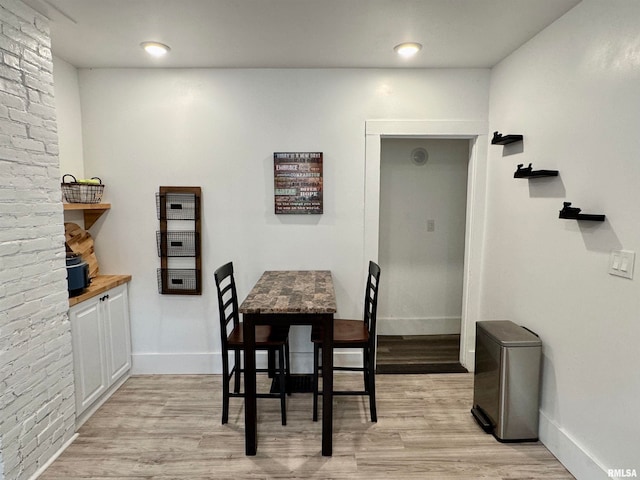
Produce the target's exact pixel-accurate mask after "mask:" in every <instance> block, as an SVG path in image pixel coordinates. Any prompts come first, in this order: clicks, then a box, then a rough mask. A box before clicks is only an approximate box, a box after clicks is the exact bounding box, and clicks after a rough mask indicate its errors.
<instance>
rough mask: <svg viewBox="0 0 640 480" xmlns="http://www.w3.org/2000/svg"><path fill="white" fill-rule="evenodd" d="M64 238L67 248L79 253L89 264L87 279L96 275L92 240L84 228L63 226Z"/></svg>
mask: <svg viewBox="0 0 640 480" xmlns="http://www.w3.org/2000/svg"><path fill="white" fill-rule="evenodd" d="M64 237H65V240H66V243H67V246H68V247H69V248H70V249H71V251H72V252H74V253H79V254H80V255H81V256H82V259H83V260H84V261H85V262H87V263H88V264H89V277H90V278H94V277H96V276H97V275H98V258H97V257H96V253H95V251H94V248H93V238H92V237H91V235H90V234H89V232H87V231H86V230H85V229H84V228H82V227H80V225H77V224H75V223H65V224H64Z"/></svg>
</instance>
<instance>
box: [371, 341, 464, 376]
mask: <svg viewBox="0 0 640 480" xmlns="http://www.w3.org/2000/svg"><path fill="white" fill-rule="evenodd" d="M459 351H460V335H379V336H378V349H377V352H378V353H377V365H376V372H377V373H462V372H466V371H467V370H466V369H465V368H464V367H463V366H462V365H460V363H459V361H458V358H459Z"/></svg>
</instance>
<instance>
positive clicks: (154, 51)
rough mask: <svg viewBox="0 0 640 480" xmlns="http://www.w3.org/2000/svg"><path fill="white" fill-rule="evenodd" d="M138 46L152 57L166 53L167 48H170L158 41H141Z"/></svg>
mask: <svg viewBox="0 0 640 480" xmlns="http://www.w3.org/2000/svg"><path fill="white" fill-rule="evenodd" d="M140 46H141V47H142V48H144V50H145V51H146V52H147V53H148V54H149V55H152V56H154V57H162V56H163V55H166V54H167V52H168V51H169V50H171V49H170V48H169V47H168V46H167V45H165V44H164V43H158V42H142V43H141V44H140Z"/></svg>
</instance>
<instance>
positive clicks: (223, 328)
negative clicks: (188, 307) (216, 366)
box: [214, 262, 289, 425]
mask: <svg viewBox="0 0 640 480" xmlns="http://www.w3.org/2000/svg"><path fill="white" fill-rule="evenodd" d="M214 278H215V281H216V288H217V290H218V310H219V312H220V337H221V342H222V374H223V378H222V423H223V424H225V423H227V422H228V420H229V399H230V398H231V397H244V393H243V392H240V374H241V373H242V372H244V368H242V366H241V365H242V363H241V362H242V355H241V353H242V351H243V350H244V338H243V331H242V323H241V322H240V315H239V313H238V295H237V292H236V283H235V279H234V277H233V263H232V262H229V263H227V264H225V265H223V266H222V267H220V268H218V269H217V270H216V271H215V273H214ZM288 336H289V328H288V327H280V328H272V327H270V326H268V325H257V326H256V351H258V350H262V351H267V353H268V355H269V368H260V369H256V372H269V373H270V376H271V375H273V374H274V373H277V374H278V382H279V387H280V388H279V391H278V392H275V393H258V394H257V397H258V398H280V409H281V412H282V425H286V424H287V412H286V403H285V398H286V385H287V383H288V379H289V340H288ZM229 352H233V354H234V365H233V368H232V369H231V370H229ZM276 353H277V354H278V367H277V368H275V354H276ZM274 369H275V370H274ZM232 377H233V378H234V387H233V392H232V391H230V383H231V378H232Z"/></svg>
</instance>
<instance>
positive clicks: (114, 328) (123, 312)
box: [103, 285, 131, 385]
mask: <svg viewBox="0 0 640 480" xmlns="http://www.w3.org/2000/svg"><path fill="white" fill-rule="evenodd" d="M106 293H107V295H108V296H107V298H106V299H105V301H104V305H103V306H104V326H105V337H106V347H107V348H106V352H107V372H108V382H109V385H111V384H112V383H114V382H115V381H116V380H117V379H118V378H120V377H121V376H122V375H123V374H124V373H125V372H127V371H128V370H129V369H130V368H131V334H130V327H129V300H128V296H127V286H126V285H120V286H119V287H116V288H113V289H111V290H109V291H108V292H106Z"/></svg>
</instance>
